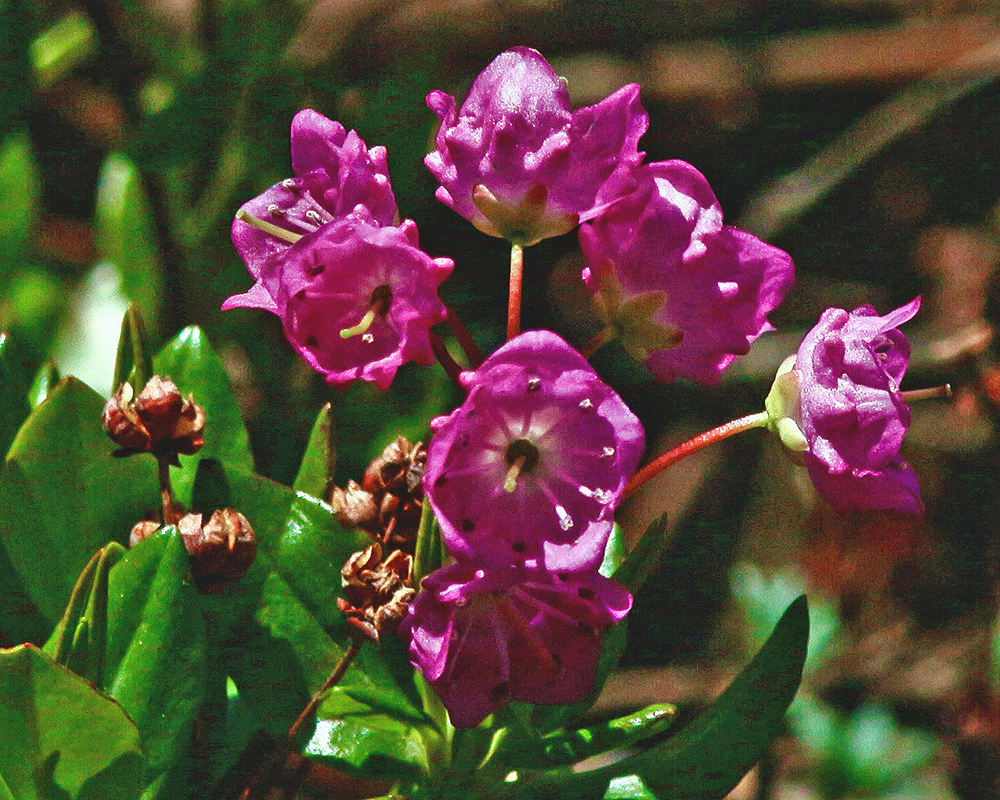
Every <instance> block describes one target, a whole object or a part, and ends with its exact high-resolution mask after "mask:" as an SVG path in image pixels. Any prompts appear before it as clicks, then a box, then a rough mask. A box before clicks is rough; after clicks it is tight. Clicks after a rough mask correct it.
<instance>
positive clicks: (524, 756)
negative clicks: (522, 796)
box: [495, 703, 677, 769]
mask: <svg viewBox="0 0 1000 800" xmlns="http://www.w3.org/2000/svg"><path fill="white" fill-rule="evenodd" d="M676 715H677V709H676V708H675V707H674V706H672V705H670V704H669V703H657V704H655V705H651V706H647V707H646V708H644V709H642V711H637V712H635V713H633V714H626V715H625V716H623V717H619V718H618V719H613V720H610V721H609V722H603V723H601V724H599V725H593V726H590V727H587V728H578V729H574V730H568V731H564V730H560V731H556V732H554V733H551V734H549V735H548V736H543V737H541V738H538V739H533V740H530V739H523V738H520V737H517V736H514V735H509V736H507V737H506V741H505V744H506V746H505V747H501V748H499V749H498V750H497V753H496V755H495V757H496V758H498V759H500V760H502V761H503V762H504V763H505V764H507V765H509V766H510V767H512V768H515V769H516V768H519V767H531V768H535V769H538V768H541V767H556V766H568V765H570V764H575V763H576V762H577V761H582V760H583V759H585V758H590V757H591V756H595V755H598V754H600V753H604V752H606V751H608V750H615V749H620V748H623V747H628V746H630V745H633V744H635V743H637V742H641V741H642V740H643V739H648V738H650V737H652V736H658V735H659V734H661V733H663V732H664V731H666V730H667V728H669V727H670V725H671V724H672V723H673V721H674V718H675V716H676Z"/></svg>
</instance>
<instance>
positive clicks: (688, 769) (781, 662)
mask: <svg viewBox="0 0 1000 800" xmlns="http://www.w3.org/2000/svg"><path fill="white" fill-rule="evenodd" d="M808 638H809V611H808V608H807V605H806V601H805V597H800V598H798V599H797V600H796V601H795V602H793V603H792V604H791V605H790V606H789V607H788V609H787V610H786V611H785V613H784V614H783V615H782V617H781V619H780V620H779V622H778V625H777V627H776V628H775V630H774V632H773V633H772V634H771V636H770V638H769V639H768V640H767V642H766V643H765V644H764V646H763V647H762V648H761V650H760V651H759V652H758V653H757V655H756V656H755V657H754V658H753V660H752V661H751V662H750V663H749V664H748V665H747V666H746V668H744V670H743V671H742V672H741V673H740V674H739V675H737V676H736V678H735V679H734V680H733V682H732V683H731V684H730V685H729V686H728V687H727V688H726V690H725V691H724V692H723V693H722V694H721V695H720V696H719V697H718V698H717V699H716V700H715V701H714V702H713V703H712V705H711V706H709V708H708V709H707V710H706V711H705V712H704V713H703V714H702V715H701V716H699V717H698V718H697V719H695V720H694V721H692V722H691V723H689V724H688V725H687V726H686V727H684V728H683V729H682V730H681V731H680V732H679V733H678V734H677V735H675V736H672V737H670V738H668V739H667V740H666V741H664V742H663V743H661V744H659V745H657V746H656V747H652V748H650V749H649V750H645V751H643V752H641V753H639V754H637V755H635V756H631V757H629V758H625V759H622V760H621V761H619V762H617V763H615V764H612V765H609V766H606V767H600V768H598V769H594V770H590V771H588V772H573V771H572V769H560V770H550V771H547V772H535V771H524V772H519V774H518V777H517V780H516V781H512V782H511V783H509V784H507V785H506V786H505V787H504V790H503V791H502V792H501V793H499V794H500V796H502V797H516V798H547V797H558V796H573V797H577V798H581V800H583V798H601V797H603V796H604V794H605V793H606V792H607V790H608V787H609V784H610V781H611V780H612V779H613V778H617V777H622V776H628V775H636V776H638V777H639V778H640V779H641V780H642V782H643V784H644V785H645V786H646V787H647V788H648V790H649V791H651V792H652V793H653V794H654V795H655V796H657V797H664V798H670V800H704V798H709V797H712V798H717V797H724V796H725V795H726V794H727V793H728V792H729V791H730V790H731V789H732V788H733V787H734V786H736V784H737V783H739V781H740V780H741V779H742V778H743V776H744V775H745V774H746V773H747V772H748V771H749V770H750V768H751V767H752V766H753V765H754V764H755V763H757V761H759V760H760V758H761V756H763V754H764V753H765V752H766V750H767V748H768V746H769V745H770V743H771V740H772V739H773V738H774V736H775V735H776V734H777V733H778V730H779V728H780V726H781V723H782V720H783V719H784V715H785V711H786V709H787V708H788V706H789V704H790V703H791V701H792V698H793V697H794V696H795V692H796V690H797V688H798V685H799V682H800V681H801V679H802V666H803V664H804V662H805V657H806V646H807V643H808Z"/></svg>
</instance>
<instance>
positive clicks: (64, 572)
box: [0, 378, 159, 626]
mask: <svg viewBox="0 0 1000 800" xmlns="http://www.w3.org/2000/svg"><path fill="white" fill-rule="evenodd" d="M103 408H104V401H103V400H102V399H101V398H100V397H99V396H98V395H97V394H96V393H95V392H94V391H93V390H91V389H89V388H88V387H87V386H85V385H84V384H82V383H80V382H79V381H78V380H76V379H74V378H66V379H65V380H63V381H61V382H60V383H59V384H58V385H57V386H56V388H55V389H54V390H53V391H52V393H51V395H50V396H49V398H48V400H46V401H45V402H44V403H42V404H41V405H40V406H38V407H37V408H36V409H35V410H34V411H32V412H31V416H30V417H28V420H27V421H26V422H25V424H24V425H23V426H22V428H21V430H20V431H19V432H18V435H17V437H16V438H15V439H14V443H13V445H12V446H11V448H10V453H9V454H8V459H7V462H6V464H5V465H4V468H3V472H2V473H0V543H2V544H3V547H4V549H5V550H6V552H7V554H8V556H9V558H10V562H11V565H12V568H13V569H14V570H15V573H16V575H17V576H18V577H19V579H20V581H21V582H22V583H23V585H24V588H25V589H26V590H27V592H28V594H29V596H30V599H31V601H33V603H34V604H36V605H37V608H38V610H39V612H40V613H41V614H42V616H43V617H44V618H45V619H46V620H47V621H48V623H49V625H50V626H52V625H55V623H56V622H57V621H58V620H59V619H60V618H61V617H62V612H63V609H64V608H65V606H66V603H67V601H68V600H69V597H70V594H71V592H72V589H73V584H74V583H75V581H76V576H77V575H79V573H80V571H81V570H82V569H83V568H84V566H85V565H86V564H87V562H88V561H89V560H90V557H91V556H92V554H93V553H94V551H95V550H97V549H98V548H99V547H101V546H102V545H104V544H105V543H106V542H107V541H108V539H115V540H117V541H119V542H124V541H126V540H127V538H128V535H129V531H130V530H131V528H132V525H133V524H135V523H136V522H137V521H138V520H140V519H142V517H143V515H144V514H145V513H146V511H147V510H148V509H155V508H157V507H158V506H159V492H158V489H157V482H156V467H155V464H154V460H153V459H152V458H145V457H142V456H136V457H133V458H130V459H117V458H112V457H111V452H112V450H113V449H114V445H113V444H112V442H111V441H110V440H109V439H108V438H107V436H106V435H105V434H104V431H103V430H102V429H101V422H100V420H101V412H102V410H103ZM4 603H5V598H2V597H0V606H2V605H3V604H4Z"/></svg>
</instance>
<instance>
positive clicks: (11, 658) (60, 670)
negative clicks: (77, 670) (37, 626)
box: [0, 645, 143, 800]
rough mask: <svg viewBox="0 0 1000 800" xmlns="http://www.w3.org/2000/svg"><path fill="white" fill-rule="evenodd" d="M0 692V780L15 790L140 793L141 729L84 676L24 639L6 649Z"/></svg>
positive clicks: (22, 794) (120, 799) (125, 796)
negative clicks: (25, 643)
mask: <svg viewBox="0 0 1000 800" xmlns="http://www.w3.org/2000/svg"><path fill="white" fill-rule="evenodd" d="M0 697H2V698H3V703H0V776H2V780H0V784H3V785H5V786H6V792H7V794H8V795H9V796H11V797H16V798H17V799H18V800H32V798H38V800H66V799H67V798H69V800H76V799H77V798H79V799H80V800H98V798H102V799H103V800H134V798H137V797H138V796H139V788H140V779H141V776H142V770H143V756H142V750H141V748H140V744H139V733H138V731H137V730H136V728H135V725H133V724H132V722H131V721H130V720H129V718H128V717H127V716H126V715H125V712H124V711H123V710H122V708H121V706H119V705H118V704H117V703H115V702H114V701H112V700H109V699H108V698H107V697H104V696H103V695H101V694H99V693H98V692H97V691H96V690H95V689H94V687H93V686H91V685H90V684H88V683H87V682H86V681H85V680H83V679H82V678H80V677H78V676H76V675H74V674H73V673H72V672H70V671H69V670H68V669H66V668H65V667H63V666H60V665H59V664H56V663H55V662H54V661H52V660H51V659H49V658H48V657H47V656H46V655H44V654H43V653H42V652H41V651H40V650H38V649H37V648H34V647H32V646H30V645H22V646H20V647H15V648H13V649H12V650H0ZM3 796H4V788H3V786H0V797H3Z"/></svg>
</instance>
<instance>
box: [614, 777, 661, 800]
mask: <svg viewBox="0 0 1000 800" xmlns="http://www.w3.org/2000/svg"><path fill="white" fill-rule="evenodd" d="M604 800H657V797H656V795H655V794H653V793H652V792H651V791H649V789H647V788H646V784H644V783H643V782H642V778H640V777H639V776H638V775H623V776H621V777H620V778H612V779H611V782H610V783H609V784H608V791H607V792H605V793H604Z"/></svg>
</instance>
